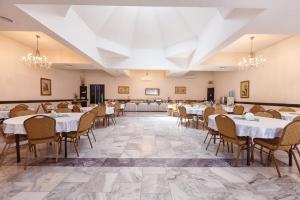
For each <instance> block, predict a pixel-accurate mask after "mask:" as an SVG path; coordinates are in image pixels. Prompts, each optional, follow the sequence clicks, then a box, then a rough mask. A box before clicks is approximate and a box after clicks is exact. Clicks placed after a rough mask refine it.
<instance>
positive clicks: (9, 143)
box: [0, 124, 27, 166]
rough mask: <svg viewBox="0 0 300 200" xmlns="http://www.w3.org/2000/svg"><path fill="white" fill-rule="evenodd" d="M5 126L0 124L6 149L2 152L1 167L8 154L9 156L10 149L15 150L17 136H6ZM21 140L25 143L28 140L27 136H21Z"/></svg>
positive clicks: (0, 157) (0, 132)
mask: <svg viewBox="0 0 300 200" xmlns="http://www.w3.org/2000/svg"><path fill="white" fill-rule="evenodd" d="M2 126H3V125H2V124H0V134H1V135H2V136H3V140H4V143H5V145H4V147H3V149H2V151H1V156H0V166H1V165H2V163H3V162H4V160H5V158H6V156H7V154H8V150H9V149H15V148H14V144H16V136H15V135H14V134H5V133H4V131H3V127H2ZM19 140H20V142H24V141H26V140H27V137H26V135H20V136H19Z"/></svg>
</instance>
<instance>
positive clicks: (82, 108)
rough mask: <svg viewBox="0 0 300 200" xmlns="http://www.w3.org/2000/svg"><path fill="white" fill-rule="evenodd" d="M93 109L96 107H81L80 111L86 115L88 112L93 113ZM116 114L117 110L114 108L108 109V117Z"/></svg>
mask: <svg viewBox="0 0 300 200" xmlns="http://www.w3.org/2000/svg"><path fill="white" fill-rule="evenodd" d="M93 108H95V107H81V108H80V111H81V112H82V113H86V112H89V111H91V110H92V109H93ZM114 112H115V108H114V107H106V114H107V115H111V114H114Z"/></svg>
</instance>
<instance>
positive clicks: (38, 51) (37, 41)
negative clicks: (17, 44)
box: [35, 35, 41, 57]
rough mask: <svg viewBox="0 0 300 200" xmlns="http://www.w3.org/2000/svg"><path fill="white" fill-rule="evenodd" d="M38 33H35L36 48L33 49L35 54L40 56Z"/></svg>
mask: <svg viewBox="0 0 300 200" xmlns="http://www.w3.org/2000/svg"><path fill="white" fill-rule="evenodd" d="M39 38H40V36H39V35H36V50H35V56H39V57H40V56H41V54H40V50H39Z"/></svg>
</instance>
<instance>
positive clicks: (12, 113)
mask: <svg viewBox="0 0 300 200" xmlns="http://www.w3.org/2000/svg"><path fill="white" fill-rule="evenodd" d="M22 105H23V104H22ZM22 105H18V106H15V107H14V108H12V109H11V110H10V111H9V117H10V118H11V117H17V114H16V113H17V112H19V111H24V110H28V106H22Z"/></svg>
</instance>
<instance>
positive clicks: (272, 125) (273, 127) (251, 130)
mask: <svg viewBox="0 0 300 200" xmlns="http://www.w3.org/2000/svg"><path fill="white" fill-rule="evenodd" d="M216 116H217V115H211V116H209V118H208V126H209V127H210V128H212V129H214V130H218V128H217V124H216V121H215V117H216ZM227 116H229V117H230V118H232V119H233V120H234V122H235V124H236V131H237V135H238V136H249V137H251V138H275V137H278V136H280V134H281V131H282V129H283V128H284V127H285V126H286V125H287V124H288V123H289V122H288V121H286V120H281V119H275V118H266V117H257V116H256V117H255V118H257V119H258V120H259V121H247V120H242V119H234V117H242V116H241V115H227Z"/></svg>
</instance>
